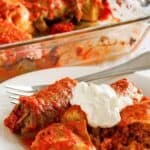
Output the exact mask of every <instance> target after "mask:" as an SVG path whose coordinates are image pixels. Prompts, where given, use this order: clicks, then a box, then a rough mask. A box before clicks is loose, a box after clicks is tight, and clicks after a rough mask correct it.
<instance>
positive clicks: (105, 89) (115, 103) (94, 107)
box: [71, 82, 133, 128]
mask: <svg viewBox="0 0 150 150" xmlns="http://www.w3.org/2000/svg"><path fill="white" fill-rule="evenodd" d="M132 104H133V101H132V99H131V98H130V97H125V96H118V95H117V94H116V92H115V91H114V89H113V88H111V86H109V85H107V84H101V85H96V84H92V83H90V84H88V83H86V82H80V83H78V84H77V85H76V87H75V88H73V97H72V99H71V105H79V106H80V107H81V109H82V110H83V111H84V112H85V113H86V115H87V120H88V124H89V125H90V126H92V127H102V128H107V127H113V126H115V125H116V124H117V123H119V121H120V120H121V116H120V111H121V110H122V109H123V108H125V107H126V106H129V105H132Z"/></svg>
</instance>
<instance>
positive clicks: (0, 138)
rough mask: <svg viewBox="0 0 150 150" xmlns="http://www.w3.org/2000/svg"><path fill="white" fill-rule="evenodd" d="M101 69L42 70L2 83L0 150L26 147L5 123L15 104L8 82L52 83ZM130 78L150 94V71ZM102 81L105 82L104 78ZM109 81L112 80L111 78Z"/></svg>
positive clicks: (0, 96)
mask: <svg viewBox="0 0 150 150" xmlns="http://www.w3.org/2000/svg"><path fill="white" fill-rule="evenodd" d="M99 69H100V68H99V67H69V68H59V69H49V70H42V71H36V72H32V73H28V74H25V75H21V76H18V77H16V78H13V79H11V80H8V81H6V82H3V83H2V84H0V150H24V149H25V148H24V146H23V145H22V144H21V143H20V141H19V139H18V138H17V137H16V136H15V135H14V134H12V133H11V132H10V131H9V129H7V128H6V127H5V126H4V125H3V120H4V118H5V117H6V116H7V115H8V114H9V112H10V111H11V110H12V107H13V105H12V104H10V101H11V99H9V98H8V94H7V93H6V89H5V88H4V86H5V85H6V84H23V85H36V84H44V83H51V82H53V81H55V80H57V79H60V78H62V77H65V76H70V77H78V76H82V75H85V74H90V73H94V72H97V71H98V70H99ZM128 78H129V79H130V80H131V81H133V82H135V83H136V85H137V86H138V87H140V88H141V89H143V91H144V94H145V95H149V96H150V93H149V89H150V71H148V72H144V73H136V74H132V75H130V76H128ZM111 80H117V79H111ZM101 81H103V82H104V80H101ZM108 82H110V80H109V81H108Z"/></svg>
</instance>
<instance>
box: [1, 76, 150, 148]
mask: <svg viewBox="0 0 150 150" xmlns="http://www.w3.org/2000/svg"><path fill="white" fill-rule="evenodd" d="M82 85H84V86H82ZM79 86H80V88H78V87H79ZM88 89H90V90H91V91H90V92H91V93H92V92H93V93H95V97H93V100H92V99H91V96H90V92H89V93H88V94H89V96H87V97H86V98H88V97H89V99H90V100H88V101H87V104H86V103H85V105H84V106H85V107H86V108H87V109H85V107H84V106H82V105H80V104H82V103H81V101H82V99H84V98H85V97H84V96H83V93H86V91H88ZM76 91H78V94H79V96H78V98H79V99H80V98H81V99H80V100H79V101H78V100H76V104H73V102H75V97H76V96H75V95H76V94H77V93H76V94H75V92H76ZM99 94H101V95H99ZM114 95H116V96H114ZM98 96H99V97H100V98H99V99H97V98H98ZM115 98H118V99H115ZM97 100H98V101H100V102H102V103H101V105H103V106H102V107H101V108H105V109H104V110H103V109H102V110H99V111H103V112H105V115H104V116H101V118H102V122H104V123H105V122H108V123H109V120H107V119H108V114H109V115H112V117H114V116H113V113H114V112H111V110H113V108H114V111H117V112H118V111H119V115H120V116H117V117H120V118H119V119H120V120H118V122H117V123H116V124H114V125H112V124H109V125H110V126H109V127H108V124H107V125H106V124H104V125H103V126H101V125H100V124H99V125H98V126H94V125H93V124H92V123H91V122H90V121H93V120H94V118H99V117H100V116H98V115H99V112H98V113H93V114H92V119H91V120H89V119H90V118H89V112H90V113H92V112H95V110H96V109H97V108H98V107H99V106H96V105H97V103H95V101H97ZM19 101H20V103H19V104H17V105H16V106H15V108H14V109H13V111H12V112H11V113H10V115H9V116H8V117H7V118H6V119H5V121H4V123H5V125H6V126H7V127H8V128H9V129H10V130H11V131H12V132H14V133H15V134H18V135H21V136H22V137H25V138H29V137H32V138H34V140H33V141H32V144H31V145H30V148H31V150H41V149H42V150H50V149H54V150H59V149H63V150H66V149H68V150H114V149H115V150H120V149H122V150H125V149H128V150H137V149H140V150H145V149H146V150H148V149H150V142H149V141H150V98H149V97H146V96H143V94H142V91H141V90H140V89H139V88H137V87H136V86H135V85H134V84H133V83H132V82H130V81H129V80H128V79H121V80H119V81H116V82H114V83H113V84H111V85H106V84H105V85H100V86H98V85H94V84H87V83H78V82H77V81H75V80H73V79H71V78H64V79H61V80H59V81H57V82H55V83H54V84H51V85H49V86H48V87H46V88H44V89H42V90H41V91H39V92H37V93H35V94H34V95H33V96H26V97H20V99H19ZM84 101H85V102H86V100H85V99H84ZM90 101H91V102H90ZM123 101H124V102H130V103H125V105H124V106H123V105H122V104H123ZM77 102H78V104H77ZM82 102H83V101H82ZM89 102H90V105H89V104H88V103H89ZM93 104H96V105H93ZM114 106H115V107H114ZM119 107H121V109H120V110H119V109H118V108H119ZM92 108H95V109H92ZM103 112H102V113H103ZM110 112H111V113H110ZM115 117H116V116H115ZM101 118H100V119H101ZM111 119H112V118H110V121H111Z"/></svg>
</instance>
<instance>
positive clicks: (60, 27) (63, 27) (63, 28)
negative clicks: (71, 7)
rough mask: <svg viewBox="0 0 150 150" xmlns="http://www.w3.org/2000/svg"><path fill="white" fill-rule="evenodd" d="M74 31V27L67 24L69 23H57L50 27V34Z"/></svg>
mask: <svg viewBox="0 0 150 150" xmlns="http://www.w3.org/2000/svg"><path fill="white" fill-rule="evenodd" d="M73 29H74V25H73V24H72V23H71V22H69V23H57V24H55V25H53V26H52V28H51V30H50V33H51V34H54V33H63V32H69V31H72V30H73Z"/></svg>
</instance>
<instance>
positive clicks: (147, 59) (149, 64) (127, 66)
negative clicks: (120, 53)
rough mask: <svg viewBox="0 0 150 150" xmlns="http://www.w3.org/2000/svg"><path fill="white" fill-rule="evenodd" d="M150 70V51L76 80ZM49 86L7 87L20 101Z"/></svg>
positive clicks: (12, 96)
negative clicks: (22, 96) (21, 97)
mask: <svg viewBox="0 0 150 150" xmlns="http://www.w3.org/2000/svg"><path fill="white" fill-rule="evenodd" d="M146 69H150V51H149V52H146V53H143V54H141V55H140V56H138V57H136V58H133V59H132V60H130V61H128V62H126V63H124V64H121V65H119V66H116V67H113V68H111V69H109V70H106V71H102V72H97V73H93V74H90V75H86V76H82V77H79V78H76V80H77V81H85V82H90V81H94V80H98V79H103V78H110V77H114V76H119V75H124V74H130V73H134V72H136V71H141V70H146ZM45 86H47V85H37V86H22V85H6V88H8V92H9V93H10V94H12V95H11V96H10V98H13V99H18V98H19V97H20V96H21V95H27V96H29V95H32V94H33V93H35V92H36V91H38V90H39V89H41V88H43V87H45ZM12 103H15V104H16V103H17V100H15V101H12Z"/></svg>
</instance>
